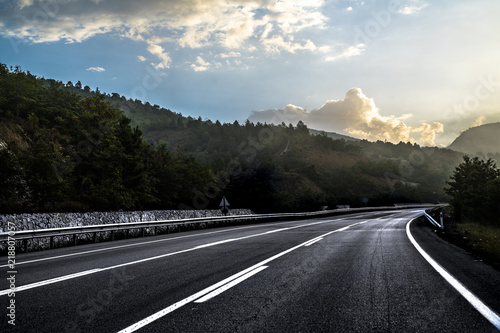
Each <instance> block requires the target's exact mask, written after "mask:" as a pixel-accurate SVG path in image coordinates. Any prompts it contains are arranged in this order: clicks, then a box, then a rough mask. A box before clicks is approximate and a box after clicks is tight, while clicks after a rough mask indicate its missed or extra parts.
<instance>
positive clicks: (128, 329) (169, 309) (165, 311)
mask: <svg viewBox="0 0 500 333" xmlns="http://www.w3.org/2000/svg"><path fill="white" fill-rule="evenodd" d="M361 223H362V222H358V223H353V224H351V225H348V226H347V227H344V228H341V229H337V230H333V231H330V232H327V233H325V234H323V235H321V236H319V237H316V238H313V239H310V240H308V241H305V242H303V243H301V244H299V245H296V246H294V247H291V248H289V249H288V250H285V251H283V252H280V253H278V254H276V255H274V256H272V257H270V258H267V259H266V260H264V261H261V262H259V263H258V264H255V265H253V266H251V267H249V268H247V269H245V270H243V271H241V272H239V273H237V274H235V275H233V276H230V277H229V278H227V279H224V280H222V281H221V282H219V283H216V284H214V285H212V286H210V287H208V288H206V289H203V290H202V291H199V292H197V293H196V294H194V295H191V296H189V297H187V298H184V299H183V300H181V301H179V302H177V303H174V304H172V305H170V306H168V307H166V308H164V309H163V310H160V311H158V312H156V313H154V314H152V315H150V316H148V317H146V318H144V319H142V320H140V321H138V322H136V323H135V324H132V325H130V326H128V327H126V328H124V329H123V330H121V331H119V332H118V333H131V332H134V331H137V330H138V329H140V328H142V327H144V326H146V325H148V324H150V323H152V322H154V321H155V320H158V319H160V318H162V317H164V316H166V315H167V314H169V313H171V312H173V311H175V310H177V309H179V308H180V307H182V306H184V305H186V304H188V303H190V302H192V301H194V300H196V299H198V298H200V297H203V296H204V295H205V294H207V293H209V292H211V291H212V290H215V289H217V288H219V287H221V286H223V285H225V284H226V283H229V282H231V281H232V280H234V279H236V278H238V277H240V276H242V275H245V274H247V273H249V272H252V271H254V270H256V269H258V268H259V267H262V266H264V265H266V264H267V263H269V262H271V261H273V260H275V259H277V258H279V257H282V256H284V255H285V254H287V253H290V252H292V251H295V250H296V249H298V248H300V247H302V246H306V245H307V244H308V243H310V242H311V241H312V240H315V239H318V238H323V237H326V236H328V235H331V234H333V233H336V232H340V231H344V230H346V229H349V228H350V227H352V226H355V225H358V224H361Z"/></svg>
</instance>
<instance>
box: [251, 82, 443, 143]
mask: <svg viewBox="0 0 500 333" xmlns="http://www.w3.org/2000/svg"><path fill="white" fill-rule="evenodd" d="M410 117H411V115H408V114H405V115H402V116H400V117H396V116H394V115H392V116H383V115H382V114H381V113H380V110H379V109H378V108H377V107H376V105H375V102H374V100H373V99H372V98H368V97H367V96H365V95H364V94H363V92H362V91H361V89H359V88H352V89H350V90H349V91H347V93H346V96H345V98H344V99H343V100H329V101H326V102H325V104H323V105H322V106H321V107H320V108H318V109H314V110H312V111H310V112H309V111H307V110H306V109H304V108H301V107H299V106H295V105H287V106H286V107H285V108H284V109H273V110H265V111H254V112H252V114H251V115H250V117H249V120H250V121H252V122H262V123H274V124H280V123H282V122H284V123H285V124H289V123H291V124H296V123H297V122H298V121H299V120H302V121H303V122H304V123H305V124H307V125H308V126H309V127H310V128H314V129H319V130H325V131H333V132H338V133H344V134H348V135H352V136H354V137H357V138H362V139H367V140H373V141H375V140H386V141H390V142H399V141H403V142H418V143H420V144H423V145H428V146H434V145H436V142H435V139H436V135H437V134H438V133H441V132H443V130H444V128H443V124H441V123H439V122H434V123H432V124H427V123H422V124H420V125H418V126H415V127H411V126H408V125H407V124H406V123H405V122H404V120H405V119H407V118H410Z"/></svg>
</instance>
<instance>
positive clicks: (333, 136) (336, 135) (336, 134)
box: [309, 129, 360, 141]
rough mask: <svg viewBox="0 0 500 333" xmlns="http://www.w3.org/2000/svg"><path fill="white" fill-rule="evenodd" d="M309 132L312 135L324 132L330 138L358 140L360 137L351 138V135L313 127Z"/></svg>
mask: <svg viewBox="0 0 500 333" xmlns="http://www.w3.org/2000/svg"><path fill="white" fill-rule="evenodd" d="M309 133H311V134H313V135H319V134H325V135H326V136H327V137H329V138H332V139H334V140H340V139H342V140H346V141H360V139H357V138H353V137H352V136H348V135H343V134H338V133H334V132H325V131H318V130H315V129H309Z"/></svg>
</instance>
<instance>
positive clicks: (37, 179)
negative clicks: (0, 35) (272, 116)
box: [0, 65, 461, 212]
mask: <svg viewBox="0 0 500 333" xmlns="http://www.w3.org/2000/svg"><path fill="white" fill-rule="evenodd" d="M0 142H1V144H2V147H0V173H1V177H0V178H1V180H0V182H2V183H1V184H0V185H1V186H2V193H1V194H0V212H21V211H63V210H112V209H124V210H129V209H171V208H186V209H187V208H190V209H192V208H195V209H204V208H216V207H217V205H218V203H219V201H220V199H221V197H222V196H223V195H225V196H226V197H227V198H228V200H229V202H230V203H231V207H232V208H250V209H253V210H254V211H256V212H287V211H313V210H318V209H320V208H321V207H322V206H329V207H331V208H335V206H336V205H350V206H351V207H357V206H364V205H369V206H375V205H391V204H394V203H408V202H411V203H413V202H443V201H447V200H448V197H447V195H446V194H445V192H444V191H443V187H444V185H445V182H446V180H447V179H448V177H449V175H450V174H451V173H452V171H453V168H454V167H455V166H456V165H457V163H458V162H459V161H460V159H461V154H460V153H457V152H454V151H451V150H448V149H439V148H436V147H420V146H418V145H416V144H411V143H403V142H400V143H399V144H392V143H386V142H381V141H378V142H368V141H366V140H361V141H346V140H344V139H332V138H331V137H329V136H328V135H327V134H325V133H320V132H314V134H311V131H310V130H309V129H308V128H307V126H306V125H304V124H303V123H302V122H299V123H298V124H296V125H295V126H292V125H291V124H285V123H282V124H281V125H269V124H261V123H257V124H254V123H251V122H248V121H247V122H246V123H244V124H240V123H238V122H237V121H235V122H234V123H224V124H222V123H220V122H219V121H216V122H212V121H210V120H206V121H204V120H202V119H201V118H198V119H195V118H192V117H184V116H182V115H181V114H179V113H175V112H172V111H170V110H168V109H164V108H161V107H159V106H158V105H150V104H149V103H147V102H146V103H143V102H142V101H139V100H131V99H127V98H125V97H124V96H120V95H118V94H116V93H113V94H102V93H100V92H99V91H98V89H96V91H92V90H91V89H90V88H89V87H88V86H85V87H83V88H82V83H81V82H79V81H78V82H77V83H76V84H75V85H73V84H72V83H71V82H68V83H66V84H64V83H62V82H58V81H55V80H50V79H44V78H38V77H35V76H33V75H31V74H30V73H29V72H23V71H22V70H20V69H19V68H15V69H13V68H10V69H9V68H7V67H6V66H5V65H1V66H0Z"/></svg>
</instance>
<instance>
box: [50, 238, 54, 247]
mask: <svg viewBox="0 0 500 333" xmlns="http://www.w3.org/2000/svg"><path fill="white" fill-rule="evenodd" d="M50 248H51V249H53V248H54V236H50Z"/></svg>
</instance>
